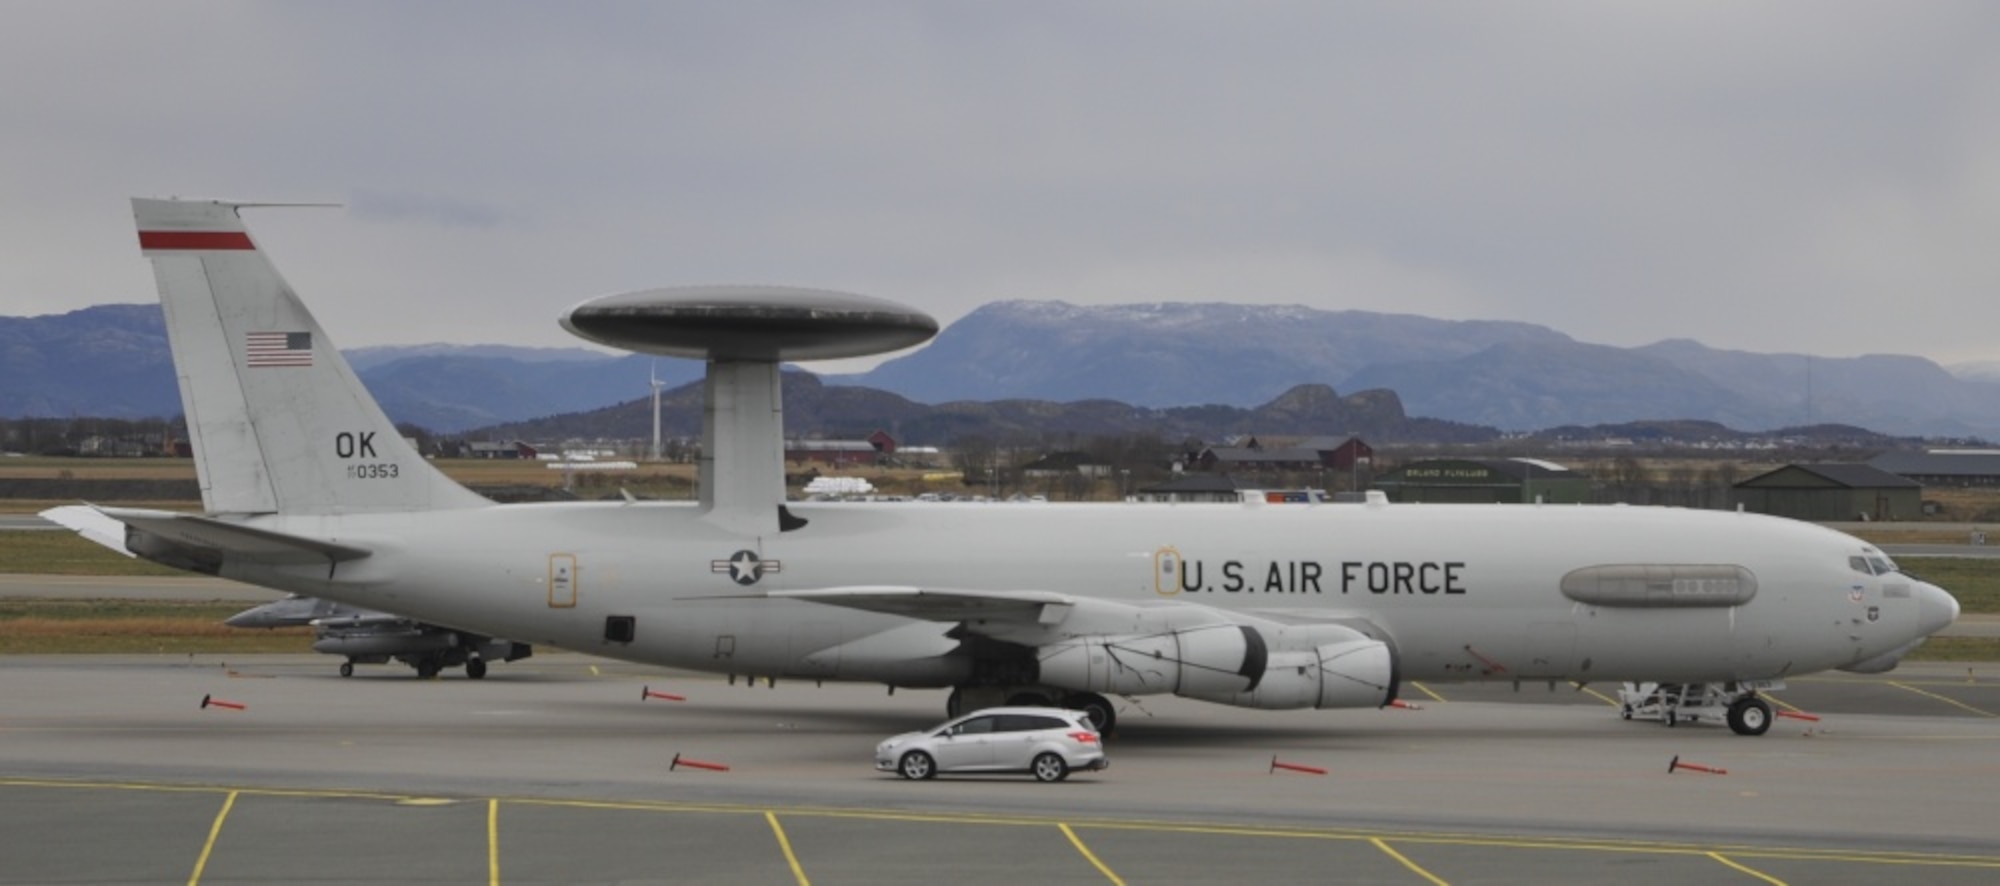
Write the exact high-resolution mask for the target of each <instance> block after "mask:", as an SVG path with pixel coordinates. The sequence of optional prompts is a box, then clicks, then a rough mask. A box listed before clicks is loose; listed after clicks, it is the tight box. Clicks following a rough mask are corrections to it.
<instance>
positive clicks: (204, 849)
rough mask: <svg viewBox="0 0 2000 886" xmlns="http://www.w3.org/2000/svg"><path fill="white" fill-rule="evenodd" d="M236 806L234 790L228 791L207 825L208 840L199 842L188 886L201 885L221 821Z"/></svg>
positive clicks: (220, 830) (218, 834) (220, 828)
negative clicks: (202, 873) (213, 818)
mask: <svg viewBox="0 0 2000 886" xmlns="http://www.w3.org/2000/svg"><path fill="white" fill-rule="evenodd" d="M234 808H236V792H235V791H230V792H229V798H228V799H226V800H223V801H222V810H221V811H219V812H217V813H215V824H212V825H209V826H208V840H207V842H204V843H202V844H201V857H200V858H197V859H195V860H194V873H192V874H189V875H188V886H201V872H202V871H203V870H206V869H207V868H208V856H209V853H212V852H214V851H215V838H216V837H219V836H221V835H222V821H223V819H226V818H228V817H229V810H231V809H234Z"/></svg>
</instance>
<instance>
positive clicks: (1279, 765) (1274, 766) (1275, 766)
mask: <svg viewBox="0 0 2000 886" xmlns="http://www.w3.org/2000/svg"><path fill="white" fill-rule="evenodd" d="M1280 769H1289V770H1291V771H1293V772H1310V773H1312V774H1313V775H1325V774H1326V770H1324V769H1321V768H1319V767H1318V766H1306V765H1303V764H1300V763H1284V762H1280V761H1279V760H1278V758H1277V757H1275V756H1274V757H1272V758H1271V768H1270V769H1268V770H1265V771H1266V772H1267V773H1269V772H1276V771H1278V770H1280Z"/></svg>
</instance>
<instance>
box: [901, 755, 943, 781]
mask: <svg viewBox="0 0 2000 886" xmlns="http://www.w3.org/2000/svg"><path fill="white" fill-rule="evenodd" d="M896 771H897V772H899V773H901V774H902V776H903V777H904V778H907V779H909V780H911V781H923V780H924V779H926V778H930V777H931V776H933V775H936V774H937V761H935V760H932V759H931V755H929V754H926V753H924V752H923V751H911V752H909V753H907V754H904V755H903V759H902V761H901V762H898V763H897V764H896Z"/></svg>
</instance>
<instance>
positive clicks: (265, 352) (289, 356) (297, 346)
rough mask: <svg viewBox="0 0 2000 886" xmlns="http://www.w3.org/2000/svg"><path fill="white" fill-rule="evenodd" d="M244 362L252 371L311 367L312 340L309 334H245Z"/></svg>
mask: <svg viewBox="0 0 2000 886" xmlns="http://www.w3.org/2000/svg"><path fill="white" fill-rule="evenodd" d="M243 344H244V353H245V355H246V356H247V357H248V359H247V360H246V361H245V362H247V363H249V364H250V367H251V368H252V369H257V368H262V367H267V366H311V365H313V354H312V347H313V338H312V333H310V332H247V333H244V335H243Z"/></svg>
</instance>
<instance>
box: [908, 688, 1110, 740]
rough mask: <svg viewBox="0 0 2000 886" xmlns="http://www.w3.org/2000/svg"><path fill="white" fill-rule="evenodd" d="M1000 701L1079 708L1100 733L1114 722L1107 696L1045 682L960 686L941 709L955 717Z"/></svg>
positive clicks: (1070, 708)
mask: <svg viewBox="0 0 2000 886" xmlns="http://www.w3.org/2000/svg"><path fill="white" fill-rule="evenodd" d="M1000 705H1006V706H1008V707H1031V708H1048V707H1056V708H1067V709H1069V710H1072V711H1082V712H1083V713H1084V715H1085V716H1087V717H1089V718H1090V722H1091V723H1092V724H1093V725H1095V726H1096V727H1097V731H1098V732H1100V733H1107V734H1108V733H1110V732H1111V730H1112V729H1113V728H1114V727H1116V726H1117V725H1118V709H1117V708H1115V707H1113V706H1112V705H1111V699H1108V698H1105V697H1104V696H1102V695H1098V694H1097V693H1095V692H1069V691H1067V690H1061V689H1055V688H1053V687H1048V686H960V687H957V688H955V689H953V690H952V691H951V695H950V696H949V697H947V698H946V699H945V702H944V713H945V716H947V717H956V716H958V715H960V714H964V713H970V712H972V711H976V710H979V709H981V708H991V707H998V706H1000Z"/></svg>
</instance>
